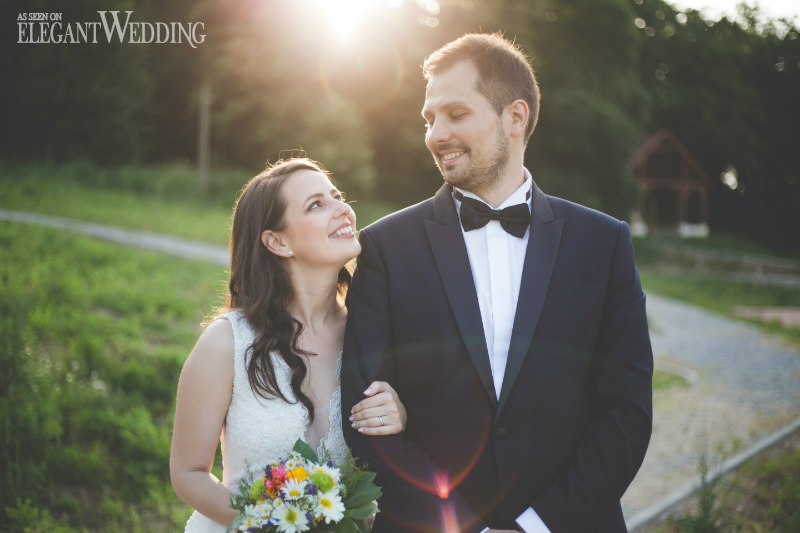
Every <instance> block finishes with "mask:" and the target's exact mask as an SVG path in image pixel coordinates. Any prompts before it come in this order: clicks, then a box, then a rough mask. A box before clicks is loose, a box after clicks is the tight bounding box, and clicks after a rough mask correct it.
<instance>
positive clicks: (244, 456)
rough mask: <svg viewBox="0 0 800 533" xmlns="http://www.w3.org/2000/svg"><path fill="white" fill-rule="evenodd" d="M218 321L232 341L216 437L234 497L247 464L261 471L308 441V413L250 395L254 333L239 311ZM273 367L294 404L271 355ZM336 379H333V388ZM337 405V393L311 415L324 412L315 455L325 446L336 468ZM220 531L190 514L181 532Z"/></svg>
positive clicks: (341, 446) (340, 451)
mask: <svg viewBox="0 0 800 533" xmlns="http://www.w3.org/2000/svg"><path fill="white" fill-rule="evenodd" d="M222 316H223V317H225V318H227V319H228V321H229V322H230V323H231V326H232V328H233V341H234V355H233V357H234V373H233V396H232V397H231V405H230V406H229V407H228V414H227V415H226V417H225V425H224V426H223V428H222V435H221V436H220V441H221V443H222V483H223V485H225V486H226V487H227V488H228V490H230V491H231V492H235V491H236V490H237V488H238V483H239V479H240V478H241V477H242V476H243V475H244V474H245V473H246V469H247V465H248V464H249V465H250V467H251V468H253V469H259V468H263V467H264V466H265V465H266V464H267V463H269V462H272V461H275V460H277V459H278V458H279V457H285V456H286V453H287V452H288V451H290V450H291V449H292V447H293V446H294V443H295V442H296V441H297V439H298V438H303V439H304V440H306V441H309V439H308V438H306V436H307V435H306V427H307V426H308V413H307V411H306V408H305V407H304V406H303V404H302V403H300V402H295V403H287V402H285V401H283V400H282V399H280V398H275V399H271V400H265V399H264V398H262V397H260V396H258V395H256V394H255V393H253V391H252V389H251V388H250V383H249V381H248V379H247V367H246V361H245V355H246V351H247V349H248V348H249V347H250V345H251V344H252V343H253V340H254V339H255V332H254V331H253V328H252V327H250V323H249V322H248V321H247V319H246V318H245V316H244V314H243V313H242V312H241V311H239V310H234V311H230V312H228V313H226V314H224V315H222ZM272 364H273V365H274V367H275V374H276V377H277V381H278V384H279V386H280V388H281V391H283V393H284V394H285V395H286V397H287V398H288V399H289V400H290V401H294V400H295V396H294V394H293V393H292V389H291V385H290V379H291V370H290V369H289V367H288V365H287V364H286V363H285V362H284V361H283V358H282V357H281V356H280V355H278V354H273V355H272ZM341 364H342V362H341V356H340V359H339V362H338V367H337V373H338V374H340V373H341ZM338 378H339V376H338V375H337V382H338ZM341 401H342V399H341V391H340V389H339V387H337V388H336V390H335V392H334V393H333V397H332V398H331V400H330V403H329V409H317V410H315V413H316V414H315V417H319V416H320V415H323V414H325V411H328V413H327V415H328V423H329V427H328V430H327V434H325V435H324V436H323V437H322V439H321V441H320V445H319V447H318V448H317V453H320V452H321V450H322V447H323V446H324V447H325V449H326V450H327V451H328V452H329V453H330V455H331V459H332V460H333V462H334V463H336V464H341V463H342V462H343V461H344V460H345V459H346V457H347V445H346V444H345V442H344V437H343V436H342V414H341ZM315 425H316V424H315ZM311 440H312V441H313V440H315V439H313V438H312V439H311ZM225 529H226V527H225V526H222V525H221V524H218V523H217V522H214V521H213V520H211V519H209V518H207V517H206V516H204V515H202V514H200V513H198V512H197V511H195V512H194V513H193V514H192V516H191V517H190V518H189V521H188V522H187V523H186V530H185V531H186V533H225Z"/></svg>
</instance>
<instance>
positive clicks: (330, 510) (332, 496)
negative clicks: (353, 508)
mask: <svg viewBox="0 0 800 533" xmlns="http://www.w3.org/2000/svg"><path fill="white" fill-rule="evenodd" d="M320 515H322V516H323V517H324V518H325V523H326V524H330V523H334V524H335V523H337V522H339V521H340V520H341V519H342V518H344V504H343V503H342V499H341V498H340V497H339V491H338V490H331V491H328V492H321V493H319V494H318V495H317V505H316V507H314V516H320Z"/></svg>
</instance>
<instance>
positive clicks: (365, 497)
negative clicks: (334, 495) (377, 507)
mask: <svg viewBox="0 0 800 533" xmlns="http://www.w3.org/2000/svg"><path fill="white" fill-rule="evenodd" d="M382 494H383V491H382V490H381V489H380V487H378V486H377V485H373V484H369V485H366V486H363V485H359V486H357V487H356V489H355V490H354V491H353V492H351V493H349V494H348V495H347V496H346V497H345V498H344V500H343V501H344V504H345V506H346V507H348V508H351V507H358V506H359V505H363V504H365V503H367V502H371V501H373V500H377V499H378V498H380V497H381V495H382Z"/></svg>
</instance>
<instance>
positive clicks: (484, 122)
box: [422, 61, 509, 195]
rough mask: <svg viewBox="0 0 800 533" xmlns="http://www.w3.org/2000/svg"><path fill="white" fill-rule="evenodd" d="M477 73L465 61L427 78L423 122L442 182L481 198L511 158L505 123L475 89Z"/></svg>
mask: <svg viewBox="0 0 800 533" xmlns="http://www.w3.org/2000/svg"><path fill="white" fill-rule="evenodd" d="M477 81H478V70H477V69H476V68H475V66H474V65H473V64H472V63H471V62H469V61H462V62H460V63H456V64H455V65H453V66H452V67H450V68H449V69H447V70H445V71H444V72H440V73H437V74H434V75H433V76H431V78H430V79H429V81H428V87H427V89H426V91H425V105H424V106H423V108H422V116H423V117H424V118H425V122H426V128H427V132H426V134H425V144H426V145H427V147H428V150H430V152H431V154H432V155H433V159H434V161H435V162H436V165H437V166H438V167H439V170H440V171H441V173H442V176H443V177H444V180H445V181H446V182H447V183H449V184H450V185H453V186H455V187H459V188H461V189H465V190H468V191H470V192H473V193H475V194H478V195H481V193H482V192H483V191H487V190H490V189H491V188H492V187H493V186H494V185H496V183H497V182H498V181H499V180H500V178H501V177H502V175H503V172H504V171H505V168H506V165H507V163H508V158H509V139H508V137H507V135H506V129H505V128H504V126H503V120H504V118H505V115H506V114H507V113H506V111H505V110H504V111H503V113H502V114H500V115H498V114H497V112H496V111H495V110H494V108H493V107H492V104H491V103H490V102H489V100H488V99H487V98H486V97H485V96H483V95H482V94H481V93H480V92H478V89H477Z"/></svg>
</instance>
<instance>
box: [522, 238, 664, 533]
mask: <svg viewBox="0 0 800 533" xmlns="http://www.w3.org/2000/svg"><path fill="white" fill-rule="evenodd" d="M614 246H615V249H614V256H613V260H612V265H611V269H610V276H609V279H608V291H607V295H606V300H605V304H604V308H603V311H602V312H603V315H602V319H601V322H600V329H599V336H598V341H597V343H596V346H595V355H594V357H595V362H594V363H593V368H592V370H591V376H590V379H591V380H592V390H593V394H592V395H591V397H590V401H591V402H592V405H591V413H590V417H591V421H590V423H589V428H588V430H587V432H586V434H585V436H584V438H583V439H582V441H581V442H580V444H579V446H578V448H577V449H576V452H575V454H574V455H573V458H572V460H571V461H570V462H569V463H568V464H567V465H566V466H565V468H564V469H563V470H562V472H561V473H560V475H559V476H558V477H557V478H556V479H555V480H554V481H553V483H552V484H551V485H550V486H549V487H548V488H547V489H546V490H545V491H544V492H542V493H541V494H539V495H537V496H536V497H535V498H534V500H533V502H532V507H533V509H534V510H535V511H536V513H537V514H538V516H539V517H541V519H542V520H544V522H545V524H546V525H547V526H548V527H549V528H550V530H551V531H591V530H592V529H593V527H592V521H593V520H595V519H596V518H597V517H599V516H602V515H604V514H607V513H608V512H609V510H612V509H614V506H616V505H618V502H619V500H620V498H621V497H622V495H623V493H624V492H625V490H626V489H627V487H628V485H629V484H630V483H631V481H633V478H634V476H635V475H636V472H637V471H638V469H639V467H640V466H641V464H642V461H643V459H644V455H645V451H646V450H647V445H648V442H649V440H650V433H651V430H652V372H653V353H652V348H651V346H650V335H649V332H648V327H647V315H646V313H645V296H644V294H643V292H642V289H641V284H640V282H639V275H638V273H637V271H636V266H635V264H634V258H633V245H632V243H631V237H630V231H629V230H628V226H627V225H626V224H625V223H619V229H618V233H617V239H616V244H615V245H614Z"/></svg>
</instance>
